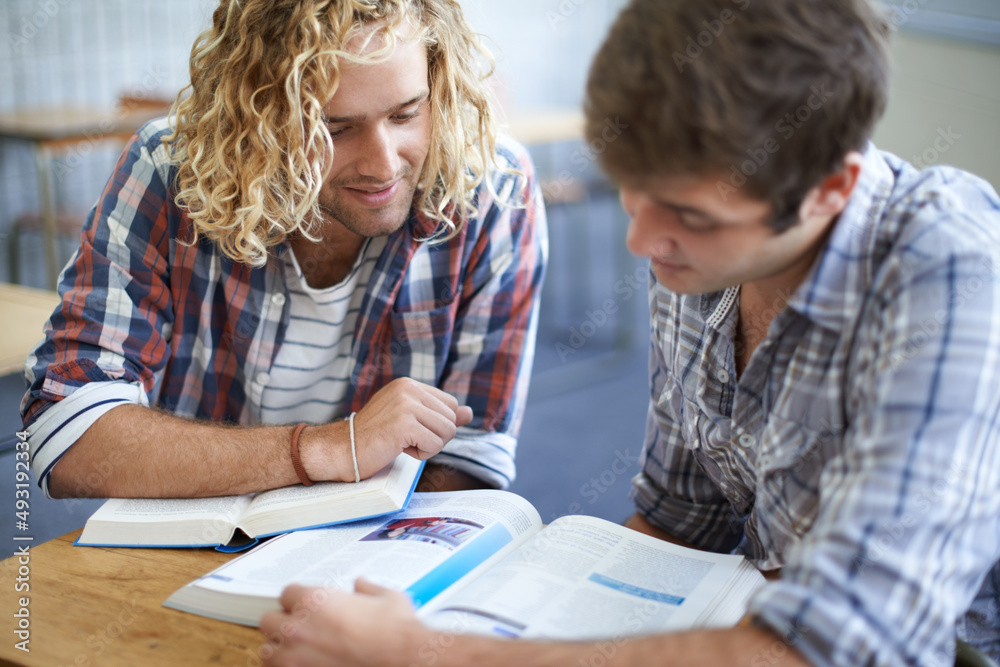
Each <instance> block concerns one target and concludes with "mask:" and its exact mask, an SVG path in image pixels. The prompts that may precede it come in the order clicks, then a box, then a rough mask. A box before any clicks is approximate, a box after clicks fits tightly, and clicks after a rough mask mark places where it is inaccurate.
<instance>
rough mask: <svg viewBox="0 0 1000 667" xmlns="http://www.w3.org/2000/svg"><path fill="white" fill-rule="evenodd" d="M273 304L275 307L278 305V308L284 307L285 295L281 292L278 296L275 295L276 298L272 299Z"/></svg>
mask: <svg viewBox="0 0 1000 667" xmlns="http://www.w3.org/2000/svg"><path fill="white" fill-rule="evenodd" d="M271 303H273V304H274V305H276V306H278V307H281V306H284V305H285V295H284V294H282V293H281V292H278V293H277V294H275V295H274V296H272V297H271Z"/></svg>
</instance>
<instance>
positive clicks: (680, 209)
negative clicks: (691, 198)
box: [656, 197, 726, 227]
mask: <svg viewBox="0 0 1000 667" xmlns="http://www.w3.org/2000/svg"><path fill="white" fill-rule="evenodd" d="M656 202H657V203H658V204H659V205H660V206H663V207H664V208H669V209H670V210H672V211H675V212H677V213H686V214H688V215H695V216H698V217H699V218H704V219H705V220H706V221H707V222H709V223H710V224H713V225H718V226H720V227H721V226H724V225H725V224H726V223H725V222H723V221H722V220H720V219H718V218H716V217H714V216H712V215H709V214H708V213H706V212H705V211H703V210H701V209H700V208H694V207H693V206H685V205H683V204H677V203H675V202H672V201H669V200H666V199H661V198H659V197H656Z"/></svg>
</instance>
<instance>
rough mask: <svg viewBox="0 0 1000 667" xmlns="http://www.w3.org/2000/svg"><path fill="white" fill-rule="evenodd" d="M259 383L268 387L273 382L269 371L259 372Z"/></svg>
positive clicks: (257, 378)
mask: <svg viewBox="0 0 1000 667" xmlns="http://www.w3.org/2000/svg"><path fill="white" fill-rule="evenodd" d="M256 380H257V384H259V385H261V386H262V387H266V386H267V385H268V384H269V383H270V382H271V376H270V374H268V373H257V377H256Z"/></svg>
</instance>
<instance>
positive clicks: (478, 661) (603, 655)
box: [415, 627, 808, 667]
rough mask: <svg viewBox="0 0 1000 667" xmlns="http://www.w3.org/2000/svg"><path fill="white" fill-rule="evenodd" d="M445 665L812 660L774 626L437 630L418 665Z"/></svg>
mask: <svg viewBox="0 0 1000 667" xmlns="http://www.w3.org/2000/svg"><path fill="white" fill-rule="evenodd" d="M432 655H434V656H436V657H439V658H440V659H439V660H437V661H436V664H438V665H442V666H444V667H464V666H466V665H476V666H477V667H494V666H496V667H506V666H507V665H514V664H516V665H524V666H530V667H548V666H549V665H552V666H553V667H554V666H556V665H560V666H561V665H589V664H598V663H599V664H603V665H607V666H608V667H613V666H621V667H625V666H629V667H631V666H637V665H642V666H644V667H645V666H647V665H683V666H684V667H698V666H700V665H704V666H705V667H716V666H717V665H727V667H729V666H732V667H738V666H741V665H746V666H747V667H753V666H756V665H759V664H767V665H768V666H769V667H799V666H805V665H808V663H807V662H806V661H805V660H804V659H803V658H802V657H801V656H800V655H799V653H798V652H797V651H796V650H795V649H794V648H793V647H792V646H790V645H789V643H788V642H786V641H784V640H782V639H781V638H779V637H778V636H777V635H775V634H774V633H772V632H771V631H769V630H765V629H761V628H752V627H740V628H732V629H728V630H703V631H693V632H685V633H677V634H669V635H658V636H653V637H636V638H629V639H624V638H621V639H612V640H608V641H605V642H580V643H541V642H522V641H499V640H490V639H482V638H477V637H469V636H458V637H451V636H448V635H444V634H442V633H433V634H432V636H431V637H430V638H428V640H427V641H426V645H425V646H424V647H423V648H422V649H421V652H420V654H419V657H418V660H416V661H415V663H416V664H423V663H421V662H420V660H425V659H427V658H429V657H430V656H432Z"/></svg>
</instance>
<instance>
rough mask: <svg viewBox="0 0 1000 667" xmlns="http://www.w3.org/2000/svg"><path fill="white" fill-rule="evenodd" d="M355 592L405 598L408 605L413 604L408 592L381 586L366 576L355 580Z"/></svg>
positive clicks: (382, 596)
mask: <svg viewBox="0 0 1000 667" xmlns="http://www.w3.org/2000/svg"><path fill="white" fill-rule="evenodd" d="M354 592H355V593H357V594H358V595H371V596H374V597H381V598H398V599H400V600H405V601H406V604H407V605H409V606H411V607H412V606H413V600H412V599H410V596H409V595H407V594H406V593H404V592H402V591H397V590H393V589H391V588H386V587H385V586H379V585H378V584H374V583H372V582H370V581H368V580H367V579H365V578H364V577H358V578H357V579H355V580H354Z"/></svg>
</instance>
